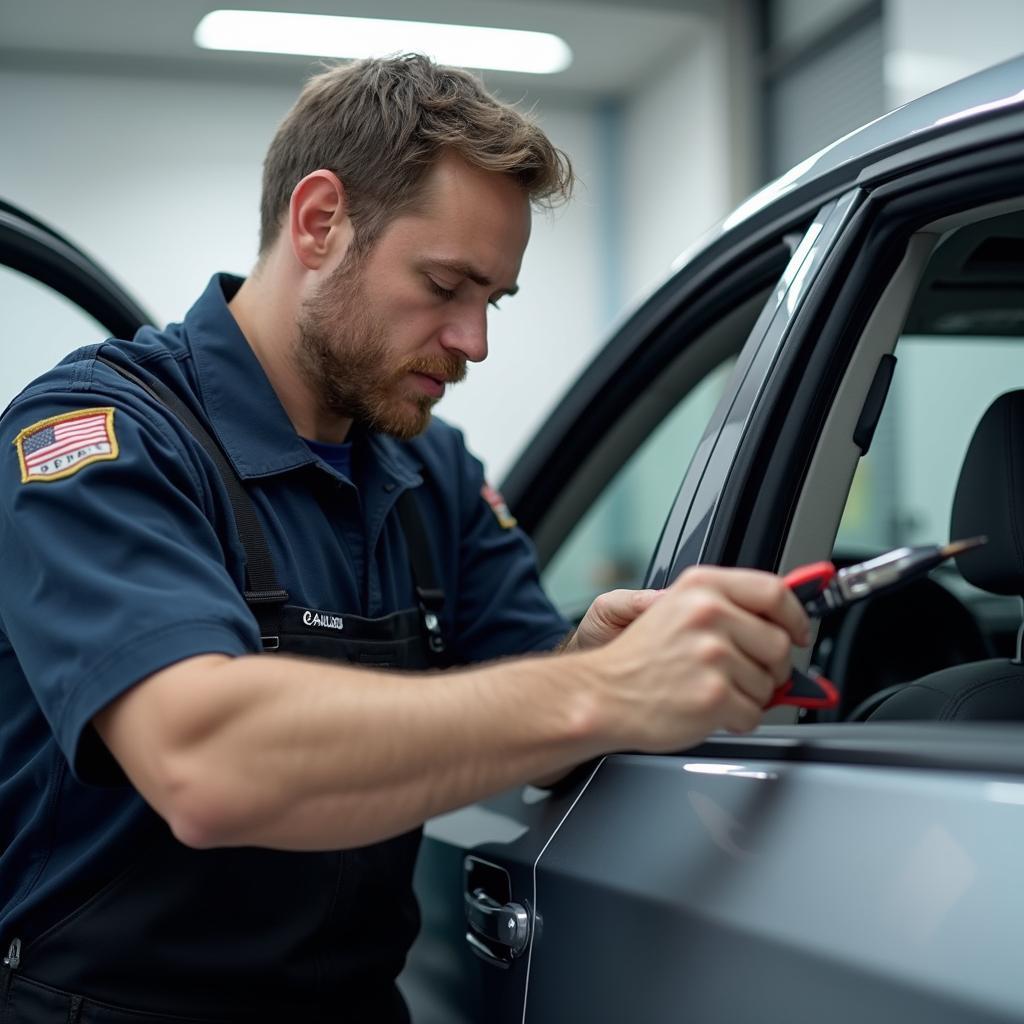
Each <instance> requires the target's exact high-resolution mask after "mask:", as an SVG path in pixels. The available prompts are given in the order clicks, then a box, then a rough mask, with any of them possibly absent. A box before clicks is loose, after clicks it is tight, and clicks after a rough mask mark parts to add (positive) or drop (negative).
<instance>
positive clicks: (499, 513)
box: [480, 484, 518, 530]
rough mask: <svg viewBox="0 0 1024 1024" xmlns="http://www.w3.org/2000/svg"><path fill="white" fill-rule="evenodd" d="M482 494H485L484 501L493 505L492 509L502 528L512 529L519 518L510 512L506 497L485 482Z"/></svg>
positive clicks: (481, 490)
mask: <svg viewBox="0 0 1024 1024" xmlns="http://www.w3.org/2000/svg"><path fill="white" fill-rule="evenodd" d="M480 494H481V495H482V496H483V499H484V501H486V502H487V504H488V505H490V506H491V511H492V512H493V513H494V517H495V518H496V519H497V520H498V523H499V524H500V525H501V527H502V529H505V530H511V529H512V527H513V526H515V525H516V523H517V522H518V520H517V519H516V517H515V516H514V515H512V513H511V512H509V510H508V505H506V504H505V499H504V498H503V497H502V496H501V495H500V494H499V493H498V492H497V491H496V490H495V489H494V488H493V487H491V486H490V484H484V485H483V487H482V488H481V489H480Z"/></svg>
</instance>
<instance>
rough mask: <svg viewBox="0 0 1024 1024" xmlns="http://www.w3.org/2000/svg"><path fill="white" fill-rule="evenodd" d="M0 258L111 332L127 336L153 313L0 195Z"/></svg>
mask: <svg viewBox="0 0 1024 1024" xmlns="http://www.w3.org/2000/svg"><path fill="white" fill-rule="evenodd" d="M0 262H2V263H3V264H4V265H5V266H8V267H10V268H11V269H12V270H17V271H20V272H21V273H23V274H26V275H27V276H28V277H31V278H33V279H34V280H36V281H39V282H40V283H41V284H44V285H46V286H48V287H50V288H52V289H54V291H57V292H59V293H60V294H61V295H63V296H64V297H65V298H66V299H68V300H69V301H71V302H73V303H74V304H75V305H76V306H79V307H80V308H81V309H83V310H84V311H85V312H86V313H88V314H89V315H90V316H91V317H93V318H94V319H95V320H97V321H98V322H99V323H101V324H102V325H103V326H104V327H105V328H106V329H107V330H108V331H109V332H110V334H111V336H112V337H117V338H131V337H133V336H134V334H135V332H136V331H137V330H138V329H139V328H140V327H141V326H142V325H143V324H147V323H152V322H153V318H152V317H151V316H150V315H149V314H148V313H147V312H146V311H145V310H144V309H143V308H142V307H141V306H140V305H139V304H138V303H137V302H136V301H135V300H134V299H133V298H132V297H131V296H130V295H128V293H127V292H126V291H124V289H123V288H121V287H120V285H118V284H116V283H115V282H114V280H113V279H112V278H111V277H110V276H109V275H108V274H107V273H106V272H105V271H103V270H101V269H100V267H99V266H98V265H97V264H96V262H95V261H94V260H92V259H91V258H90V257H89V256H87V255H86V254H85V253H84V252H82V250H81V249H79V248H78V247H77V246H75V245H74V244H72V243H71V242H69V241H68V240H67V239H66V238H64V237H63V236H62V235H60V234H58V233H57V232H56V231H54V230H53V229H52V228H50V227H48V226H47V225H45V224H43V223H42V221H40V220H37V219H36V218H35V217H32V216H30V215H28V214H26V213H24V212H23V211H21V210H19V209H18V208H17V207H15V206H12V205H11V204H10V203H6V202H4V201H2V200H0Z"/></svg>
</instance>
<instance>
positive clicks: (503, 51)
mask: <svg viewBox="0 0 1024 1024" xmlns="http://www.w3.org/2000/svg"><path fill="white" fill-rule="evenodd" d="M193 39H194V40H195V42H196V45H197V46H202V47H204V48H206V49H209V50H245V51H251V52H257V53H295V54H302V55H304V56H310V57H343V58H349V59H353V60H358V59H360V58H363V57H384V56H387V55H388V54H392V53H424V54H427V55H428V56H430V57H432V58H433V59H434V60H436V61H438V62H439V63H441V64H453V65H456V66H458V67H468V68H490V69H493V70H497V71H525V72H527V73H529V74H534V75H551V74H555V73H557V72H559V71H564V70H565V69H566V68H567V67H568V66H569V65H570V64H571V63H572V50H570V49H569V46H568V44H567V43H566V42H565V40H564V39H560V38H559V37H558V36H555V35H551V34H550V33H548V32H522V31H519V30H517V29H505V28H474V27H473V26H470V25H435V24H432V23H430V22H425V21H385V20H382V19H379V18H341V17H335V16H333V15H323V14H281V13H278V12H275V11H211V12H210V13H209V14H207V15H206V17H204V18H203V20H202V21H200V22H199V24H198V25H197V26H196V31H195V35H194V36H193Z"/></svg>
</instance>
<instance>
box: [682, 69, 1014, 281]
mask: <svg viewBox="0 0 1024 1024" xmlns="http://www.w3.org/2000/svg"><path fill="white" fill-rule="evenodd" d="M1020 110H1024V56H1021V57H1014V58H1012V59H1011V60H1008V61H1004V62H1003V63H1002V64H996V65H993V66H992V67H990V68H986V69H985V70H984V71H979V72H978V73H977V74H974V75H970V76H969V77H967V78H963V79H961V80H960V81H957V82H953V83H951V84H950V85H947V86H944V87H943V88H941V89H937V90H936V91H935V92H932V93H928V94H927V95H925V96H921V97H919V98H918V99H915V100H911V102H909V103H906V104H904V105H903V106H902V107H897V108H896V109H895V110H892V111H890V112H889V113H887V114H883V115H882V116H881V117H878V118H876V119H875V120H874V121H870V122H868V123H867V124H866V125H863V126H862V127H860V128H857V129H855V130H854V131H852V132H850V133H849V134H847V135H844V136H842V137H841V138H839V139H837V140H836V141H835V142H832V143H830V144H829V145H827V146H825V147H824V148H823V149H820V150H818V152H817V153H814V154H813V155H811V156H809V157H807V158H806V159H805V160H801V161H800V163H798V164H796V165H795V166H794V167H792V168H791V169H790V170H788V171H787V172H786V173H785V174H783V175H781V176H780V177H778V178H776V179H775V180H774V181H771V182H769V183H768V184H767V185H765V186H764V187H763V188H761V189H759V190H758V191H757V192H755V193H754V194H753V195H751V196H750V197H749V198H747V199H745V200H744V201H743V202H742V203H740V205H739V206H738V207H737V208H736V209H735V210H733V211H732V213H730V214H729V215H728V216H727V217H725V218H724V219H723V220H722V221H721V222H720V223H719V224H717V225H716V226H715V227H714V228H712V229H711V230H710V231H708V232H707V233H706V234H705V235H704V236H703V237H701V238H700V239H699V240H698V241H697V242H696V243H695V244H693V245H691V246H689V247H687V248H686V249H685V250H684V251H683V252H682V253H680V255H679V256H678V257H677V258H676V259H675V260H674V261H673V263H672V269H673V270H674V271H677V270H679V269H680V268H681V267H683V266H684V265H685V264H687V263H689V262H690V260H691V259H692V258H693V257H694V256H696V255H697V254H698V253H700V252H701V251H703V250H704V249H707V248H708V247H709V246H710V245H712V244H713V243H714V242H716V241H717V240H718V239H720V238H721V237H722V236H723V235H725V234H727V233H729V232H731V231H732V230H734V229H735V228H737V227H739V226H740V225H741V224H744V223H745V222H747V221H749V220H750V219H751V218H753V217H755V215H756V214H758V213H761V212H762V211H764V210H766V209H767V208H768V207H770V206H772V205H775V204H781V203H784V202H785V200H786V198H787V197H790V196H796V195H797V194H800V193H805V192H813V191H814V186H815V184H816V183H820V182H822V181H823V179H826V178H834V177H835V175H836V174H837V173H839V174H840V175H841V176H843V177H845V178H846V179H847V181H848V182H849V183H851V184H852V182H853V181H854V180H856V178H857V176H858V174H859V173H860V171H861V169H862V168H863V167H865V166H867V165H868V164H870V163H873V162H875V161H876V160H878V159H880V158H882V157H884V156H890V155H893V154H895V153H898V152H899V151H900V150H904V149H908V148H910V147H912V146H916V145H917V144H918V143H920V142H923V141H925V140H928V139H932V138H938V137H941V136H942V135H944V134H951V133H953V132H954V131H956V130H958V129H961V128H963V127H964V126H965V125H967V124H975V123H978V122H981V121H984V120H987V119H990V118H993V117H998V116H1002V115H1005V114H1007V113H1010V112H1016V111H1020ZM844 169H845V170H846V171H847V172H848V173H846V174H845V175H843V174H842V172H843V170H844Z"/></svg>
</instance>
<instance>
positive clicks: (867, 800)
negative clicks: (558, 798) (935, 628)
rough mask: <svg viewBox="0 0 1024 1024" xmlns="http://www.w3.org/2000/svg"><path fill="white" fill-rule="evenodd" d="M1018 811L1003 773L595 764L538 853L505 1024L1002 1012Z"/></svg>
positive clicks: (1013, 1012)
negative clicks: (523, 953)
mask: <svg viewBox="0 0 1024 1024" xmlns="http://www.w3.org/2000/svg"><path fill="white" fill-rule="evenodd" d="M805 728H806V729H807V731H808V732H809V733H811V734H813V732H814V729H815V727H813V726H807V727H805ZM998 728H999V727H996V729H998ZM963 739H964V737H963V733H962V732H959V733H958V732H957V727H956V726H954V727H952V729H951V731H950V733H949V735H947V736H946V737H944V738H943V742H944V743H946V744H948V745H949V746H950V747H955V746H956V744H957V742H962V741H963ZM975 742H976V741H975ZM1021 803H1024V774H1022V773H1021V772H1019V771H1017V772H1006V773H999V774H987V773H984V772H979V771H976V770H971V769H953V768H948V769H937V768H931V769H922V768H916V767H906V766H891V765H885V764H875V765H864V764H856V765H850V764H844V763H841V762H840V763H794V762H793V761H791V760H776V759H772V758H770V757H769V758H764V757H747V758H742V757H741V758H735V759H729V760H722V759H715V758H710V757H706V756H704V757H701V756H696V755H694V756H686V755H683V756H673V757H655V756H639V755H619V756H613V757H608V758H606V759H605V760H604V762H603V763H602V765H601V767H600V770H599V771H598V772H597V774H596V776H595V778H594V780H593V782H592V783H591V785H590V786H589V787H588V789H587V791H586V792H585V793H584V794H583V796H582V798H581V799H580V801H579V803H578V804H577V806H576V808H575V810H574V812H573V814H572V815H571V816H570V817H569V819H568V820H567V821H566V822H565V824H564V825H563V826H562V828H561V829H560V830H559V832H558V834H557V835H556V836H555V838H554V839H553V841H552V842H551V844H550V846H549V847H548V850H547V852H546V853H545V856H544V858H543V859H542V861H541V864H540V866H539V871H538V886H537V899H538V902H537V912H538V915H539V916H540V918H541V919H542V924H541V926H540V927H539V929H538V938H537V940H536V942H535V945H534V951H533V969H532V972H531V978H530V990H529V994H528V1000H527V1008H526V1017H525V1020H526V1021H527V1024H544V1022H556V1021H557V1022H562V1021H567V1020H580V1021H584V1020H585V1021H587V1022H588V1024H601V1022H609V1024H612V1022H620V1021H625V1020H628V1021H630V1022H631V1024H643V1022H652V1024H653V1022H662V1021H666V1020H669V1019H677V1020H683V1021H687V1022H690V1024H699V1022H722V1021H729V1022H732V1021H769V1022H770V1021H779V1022H786V1024H796V1022H803V1021H806V1022H808V1024H810V1022H815V1024H817V1022H820V1021H822V1020H828V1021H829V1022H832V1024H846V1022H849V1024H854V1022H861V1021H864V1020H874V1021H892V1022H897V1021H898V1022H901V1024H902V1022H906V1021H928V1022H934V1024H946V1022H948V1024H954V1022H957V1024H975V1022H977V1024H982V1022H996V1021H1009V1020H1020V1019H1022V1018H1024V986H1022V985H1020V974H1019V971H1020V969H1019V950H1018V948H1017V943H1016V942H1015V941H1013V940H1012V938H1011V937H1012V936H1014V935H1015V934H1016V933H1017V931H1018V929H1019V922H1020V920H1021V917H1022V914H1024V887H1022V886H1021V885H1020V884H1019V882H1018V878H1017V874H1018V868H1017V849H1018V847H1019V846H1020V844H1021V843H1022V842H1024V810H1022V808H1021V806H1020V805H1021ZM610 808H614V815H612V814H609V809H610Z"/></svg>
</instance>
